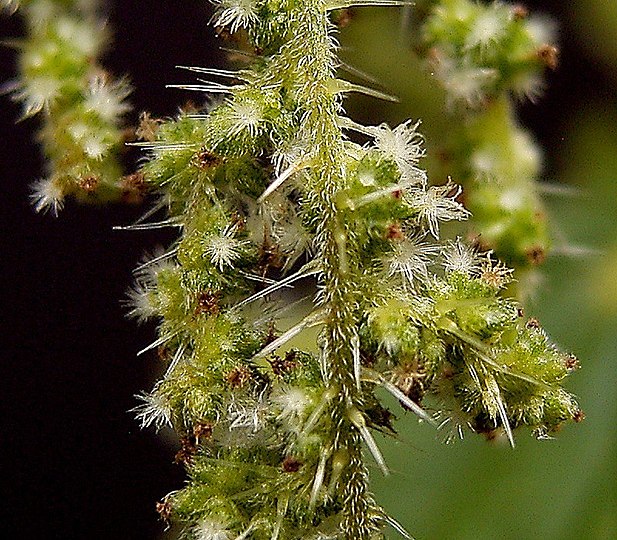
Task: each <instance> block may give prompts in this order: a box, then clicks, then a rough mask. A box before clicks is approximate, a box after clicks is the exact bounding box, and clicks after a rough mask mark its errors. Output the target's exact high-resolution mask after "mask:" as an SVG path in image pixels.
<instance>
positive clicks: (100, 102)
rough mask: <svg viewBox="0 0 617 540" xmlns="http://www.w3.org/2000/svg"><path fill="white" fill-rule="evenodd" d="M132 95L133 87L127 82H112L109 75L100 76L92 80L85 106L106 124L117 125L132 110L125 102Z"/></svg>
mask: <svg viewBox="0 0 617 540" xmlns="http://www.w3.org/2000/svg"><path fill="white" fill-rule="evenodd" d="M130 93H131V87H130V86H129V85H128V84H127V83H126V82H125V81H122V80H120V81H115V82H112V81H110V80H109V78H108V77H107V75H105V74H98V75H95V76H94V77H92V79H90V82H89V84H88V92H87V94H86V100H85V103H84V106H85V108H86V109H87V110H89V111H92V112H95V113H96V114H98V115H99V116H100V117H101V118H102V119H103V120H105V121H106V122H112V123H115V122H117V121H118V119H119V118H120V116H122V115H123V114H124V113H125V112H127V111H128V110H130V108H131V107H130V105H129V104H128V103H126V102H125V101H124V100H125V99H126V97H127V96H128V95H129V94H130Z"/></svg>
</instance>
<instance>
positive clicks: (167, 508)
mask: <svg viewBox="0 0 617 540" xmlns="http://www.w3.org/2000/svg"><path fill="white" fill-rule="evenodd" d="M172 510H173V509H172V506H171V503H170V502H169V501H160V502H157V503H156V511H157V513H158V515H159V516H161V519H162V520H163V521H169V520H170V518H171V512H172Z"/></svg>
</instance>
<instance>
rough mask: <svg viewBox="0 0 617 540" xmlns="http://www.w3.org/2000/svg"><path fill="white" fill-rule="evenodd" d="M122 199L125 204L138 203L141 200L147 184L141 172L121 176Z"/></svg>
mask: <svg viewBox="0 0 617 540" xmlns="http://www.w3.org/2000/svg"><path fill="white" fill-rule="evenodd" d="M120 189H121V190H122V201H123V202H124V203H127V204H140V203H141V202H143V199H144V196H145V194H146V190H147V189H148V186H147V184H146V177H145V176H144V175H143V173H140V172H136V173H133V174H128V175H126V176H123V177H122V179H121V180H120Z"/></svg>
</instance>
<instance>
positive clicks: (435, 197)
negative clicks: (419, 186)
mask: <svg viewBox="0 0 617 540" xmlns="http://www.w3.org/2000/svg"><path fill="white" fill-rule="evenodd" d="M462 191H463V190H462V188H461V187H460V186H458V185H456V184H453V183H451V182H448V183H447V184H445V185H443V186H431V187H430V188H428V189H427V190H426V191H424V190H413V191H408V192H405V193H404V195H403V196H404V197H405V199H406V201H407V202H408V204H409V205H410V206H412V207H413V208H415V209H416V210H417V211H418V215H419V217H420V220H421V221H423V222H424V223H425V224H426V225H427V226H428V230H429V231H430V232H431V234H432V235H433V236H434V237H435V238H436V239H438V238H439V222H440V221H451V220H454V219H457V220H459V221H461V220H464V219H467V218H468V217H469V215H470V214H469V212H468V211H467V210H465V208H464V207H463V205H462V204H461V203H459V202H457V200H456V198H457V197H458V196H459V195H460V194H461V192H462Z"/></svg>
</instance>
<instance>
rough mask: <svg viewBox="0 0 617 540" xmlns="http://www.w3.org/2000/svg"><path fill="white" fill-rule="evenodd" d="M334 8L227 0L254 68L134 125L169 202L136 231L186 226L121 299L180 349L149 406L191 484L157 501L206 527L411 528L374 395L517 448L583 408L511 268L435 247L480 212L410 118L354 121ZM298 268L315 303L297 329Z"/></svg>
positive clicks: (363, 534)
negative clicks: (202, 105)
mask: <svg viewBox="0 0 617 540" xmlns="http://www.w3.org/2000/svg"><path fill="white" fill-rule="evenodd" d="M335 7H339V6H332V5H329V4H327V3H325V2H323V1H321V0H306V1H303V2H292V1H289V2H280V1H273V0H256V1H244V0H243V1H239V0H234V1H232V0H225V1H224V2H221V3H220V5H219V6H218V10H217V12H216V14H215V16H214V22H215V24H217V25H226V26H227V27H228V28H229V30H231V31H234V30H236V31H243V32H246V34H247V36H248V39H249V42H250V43H251V44H252V47H253V54H255V55H256V57H255V60H254V62H253V64H252V66H251V67H250V68H244V69H242V70H239V71H225V70H214V69H208V68H202V67H189V68H187V69H188V70H189V71H190V72H193V73H197V74H199V77H200V81H201V82H200V83H199V84H187V85H182V86H181V87H182V88H185V89H186V90H189V91H196V92H204V93H216V94H222V95H223V96H224V99H223V101H222V102H220V103H219V104H218V105H217V106H215V107H214V108H211V109H208V108H206V109H204V110H198V111H191V112H184V113H182V114H180V116H178V117H177V118H176V119H174V120H171V121H157V122H154V121H152V120H148V119H145V121H147V122H149V126H144V127H143V128H142V130H141V131H142V132H143V133H147V134H148V135H147V136H145V137H144V138H145V139H148V140H144V142H143V143H142V145H143V146H144V147H145V148H147V149H148V151H149V152H150V158H151V159H150V160H149V161H148V162H147V163H146V164H145V165H144V166H143V168H142V170H141V174H143V176H144V178H145V180H146V182H147V183H148V184H149V185H150V186H151V188H152V190H153V191H154V192H157V193H158V194H159V196H160V203H159V207H161V208H162V207H165V208H166V209H167V213H168V216H167V217H165V218H164V219H163V220H162V221H159V222H153V223H151V224H145V223H140V224H138V225H136V226H135V227H136V228H142V227H147V226H151V227H161V226H173V227H179V228H180V229H181V235H180V238H179V239H178V241H177V242H176V243H175V244H174V245H173V246H172V247H171V248H170V249H169V250H168V251H167V252H165V253H162V254H159V255H157V256H155V257H153V258H152V259H150V260H148V261H145V262H144V263H143V264H142V265H140V267H139V268H138V270H137V272H136V277H137V280H136V285H135V287H134V289H133V290H132V291H131V293H130V296H131V306H132V311H131V313H132V315H134V316H135V317H137V318H139V319H145V318H150V317H154V318H158V320H159V321H160V326H159V338H158V339H157V340H156V341H155V342H153V343H152V344H151V345H150V346H149V347H147V349H153V348H158V349H159V351H160V354H161V356H162V357H163V358H164V359H166V361H167V362H168V367H167V372H166V374H165V376H164V378H163V379H162V380H161V381H160V382H159V383H157V385H156V386H155V388H154V389H153V391H152V392H151V393H149V394H144V395H143V396H141V398H142V400H143V402H144V403H143V404H142V405H141V406H140V407H139V408H138V417H139V419H140V420H141V422H142V424H143V425H144V426H148V425H155V426H157V427H162V426H164V425H166V424H168V425H171V426H173V427H174V428H175V429H176V430H177V431H178V433H179V435H180V438H181V441H182V448H181V450H180V452H179V453H178V460H179V461H181V462H183V463H184V464H185V465H186V468H187V471H188V474H189V482H188V484H187V486H186V487H185V488H184V489H182V490H180V491H177V492H173V493H171V494H169V495H168V496H167V497H166V498H165V499H164V500H163V501H162V502H161V503H160V504H159V506H158V508H159V511H160V513H161V515H162V516H163V517H164V518H165V519H169V520H172V521H178V522H180V523H182V524H183V525H184V527H185V531H186V534H187V536H188V537H190V538H194V539H197V540H214V539H233V538H236V539H240V538H255V539H261V538H264V539H266V538H267V539H272V538H274V539H277V538H281V539H283V538H289V539H291V538H315V539H317V538H347V539H354V540H358V539H368V538H382V537H383V527H384V526H385V525H386V524H390V525H392V526H394V527H395V528H397V529H400V526H398V524H397V523H396V522H395V521H394V520H393V519H392V518H390V517H388V516H387V515H386V514H385V512H384V511H383V510H382V509H381V508H380V507H379V506H378V505H377V503H376V502H375V501H374V500H373V497H372V495H371V494H370V491H369V487H368V475H367V470H366V466H365V464H364V459H363V455H362V447H363V446H365V447H366V448H367V449H368V451H369V452H370V453H371V454H372V456H373V458H374V459H375V461H376V462H377V464H378V465H379V466H380V467H381V468H382V470H383V471H384V472H385V473H387V464H386V463H385V461H384V459H383V457H382V455H381V453H380V451H379V448H378V446H377V444H376V442H375V440H374V438H373V434H372V432H373V431H375V430H378V431H381V432H385V433H393V430H394V428H393V425H392V421H393V418H394V415H393V413H392V412H390V411H389V410H388V409H387V407H386V406H385V405H384V404H383V403H381V402H380V400H379V399H378V398H377V396H376V395H375V393H374V391H375V389H376V388H378V387H382V388H384V389H385V390H387V391H388V392H390V393H391V394H392V395H393V396H394V397H395V398H396V399H397V400H398V401H399V402H400V403H401V405H402V406H403V408H404V409H405V410H409V411H412V412H413V413H415V414H416V415H417V416H418V417H419V418H420V419H422V420H423V421H425V422H427V423H432V424H437V423H441V425H442V427H444V428H446V429H447V431H448V433H449V434H447V435H446V437H447V438H452V437H451V435H450V434H455V435H457V436H458V435H459V434H461V435H462V433H463V431H465V430H467V431H474V432H478V433H484V434H486V435H487V436H491V437H495V436H498V435H499V434H501V433H503V434H504V435H505V436H506V437H507V438H509V440H510V441H511V442H512V443H513V435H512V430H513V429H514V428H517V427H519V426H524V425H526V426H530V427H531V429H532V430H533V432H534V433H535V435H536V436H538V437H540V438H543V437H547V436H549V435H550V434H551V433H552V432H554V431H555V430H556V429H558V428H559V427H560V426H561V424H563V423H564V422H566V421H569V420H572V419H578V418H579V417H580V414H581V413H580V412H579V409H578V406H577V404H576V401H575V400H574V398H573V397H572V396H571V395H570V394H568V393H567V392H566V391H564V390H562V389H561V387H560V386H559V385H560V383H561V381H562V380H563V378H564V377H565V376H566V375H567V374H568V373H569V372H570V371H572V370H573V369H574V368H575V367H576V362H575V360H574V359H573V358H572V357H570V356H568V355H564V354H563V353H561V352H559V351H558V350H557V349H555V348H554V346H553V345H552V344H551V343H550V341H549V340H548V338H547V337H546V335H545V334H544V333H543V332H542V330H541V329H540V328H539V326H538V325H537V322H535V321H533V320H529V321H527V322H525V321H524V320H523V319H522V314H521V313H522V311H521V309H520V308H519V307H518V306H517V304H516V303H515V302H513V301H511V300H507V299H504V298H502V297H501V295H500V291H501V290H502V289H503V287H504V286H505V285H507V284H508V282H509V281H510V279H511V270H509V269H508V268H506V267H505V266H504V265H503V264H501V263H499V262H497V261H496V260H494V259H493V258H492V257H491V255H490V253H479V252H477V251H475V250H474V249H472V248H470V247H468V246H466V245H465V244H464V243H462V242H461V241H460V240H458V239H457V240H456V241H450V242H445V243H441V242H440V241H439V234H440V223H442V222H443V221H449V220H463V219H466V218H467V217H468V212H467V210H465V208H464V207H463V206H462V205H461V203H460V202H459V200H458V199H459V196H460V194H461V190H460V188H459V187H458V186H456V185H455V184H453V183H447V184H445V185H442V186H430V185H429V184H428V181H427V176H426V173H425V171H424V170H422V168H421V167H420V165H419V162H420V160H421V158H422V157H423V155H424V149H423V146H422V137H421V135H420V134H419V133H418V131H417V128H418V124H417V123H414V122H410V121H408V122H405V123H403V124H401V125H399V126H397V127H396V128H394V129H393V128H390V127H389V126H387V125H380V126H363V125H360V124H358V123H356V122H354V121H352V120H350V119H349V118H347V117H346V116H345V115H344V112H343V110H342V107H341V94H343V93H345V92H348V91H350V90H358V91H364V92H366V93H371V92H372V90H371V89H363V88H361V87H357V86H353V85H351V84H350V83H346V82H345V81H342V80H340V79H337V78H336V75H335V69H336V66H337V60H336V56H335V52H336V47H337V45H336V42H335V41H334V39H333V31H334V27H333V25H332V24H331V23H330V20H329V12H330V10H331V9H333V8H335ZM358 137H361V138H364V139H368V140H369V142H368V143H366V144H363V145H362V144H359V143H357V142H354V138H358ZM297 282H301V283H302V285H303V287H302V288H303V290H304V291H305V293H306V291H307V290H310V289H311V288H312V285H313V284H315V285H316V292H311V293H309V294H308V297H305V300H306V298H310V297H311V296H314V300H313V302H309V303H310V304H311V307H310V308H308V309H307V308H306V307H302V306H305V305H306V302H305V303H300V304H299V305H298V306H300V307H298V308H297V309H298V310H302V309H304V312H305V315H304V316H303V317H302V319H301V320H300V321H299V322H298V323H296V324H294V325H292V326H291V327H290V328H287V329H284V327H283V328H281V326H282V323H281V320H282V318H283V315H284V314H285V312H286V309H287V305H286V303H288V302H289V296H288V294H286V291H287V290H288V289H289V288H290V287H293V286H294V284H295V283H297ZM312 327H319V328H320V331H319V334H318V337H317V340H316V342H315V343H313V344H307V340H308V338H307V337H305V335H306V334H308V333H307V332H306V330H308V329H309V328H312ZM292 340H295V341H292ZM147 349H146V350H147ZM400 532H402V533H403V534H405V533H404V531H400Z"/></svg>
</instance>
